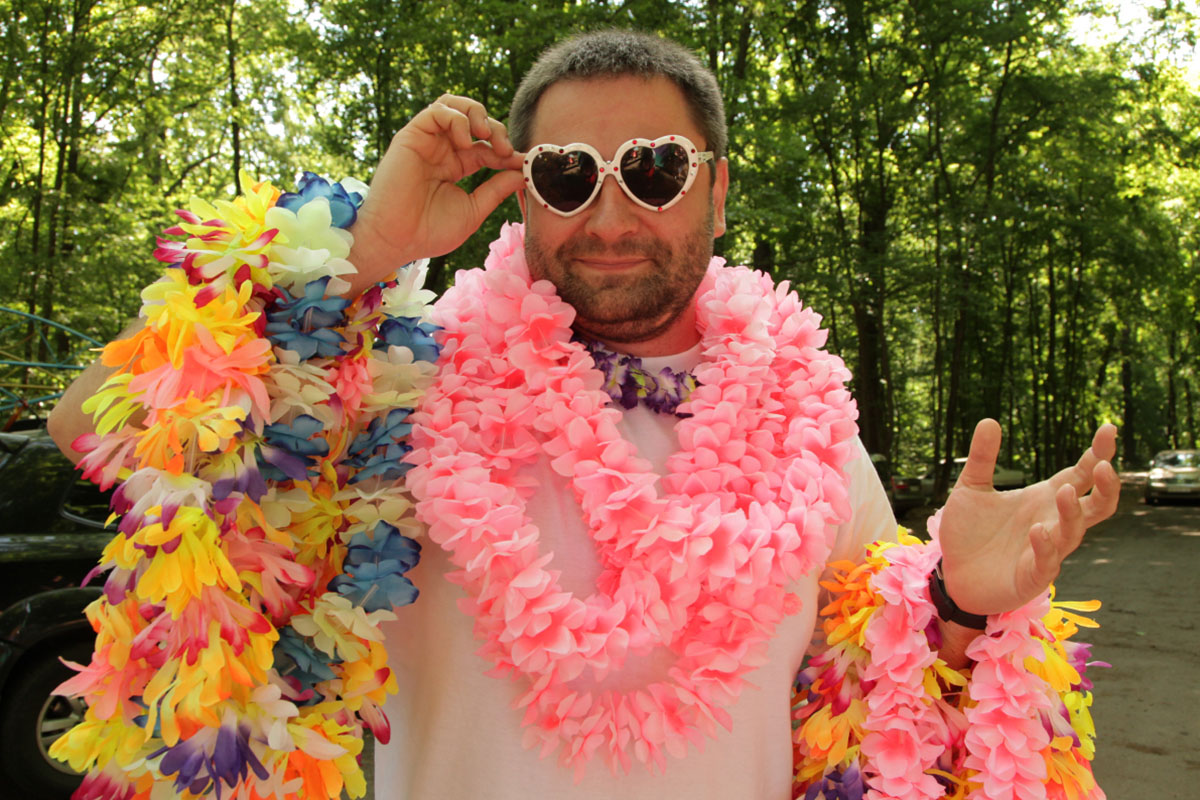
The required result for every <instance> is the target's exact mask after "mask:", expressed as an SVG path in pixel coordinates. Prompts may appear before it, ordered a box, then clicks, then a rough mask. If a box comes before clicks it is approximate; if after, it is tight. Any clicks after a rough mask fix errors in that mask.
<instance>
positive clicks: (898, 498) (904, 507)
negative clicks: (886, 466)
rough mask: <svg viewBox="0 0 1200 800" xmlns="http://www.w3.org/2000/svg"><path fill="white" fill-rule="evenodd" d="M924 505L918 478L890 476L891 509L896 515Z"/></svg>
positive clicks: (924, 501)
mask: <svg viewBox="0 0 1200 800" xmlns="http://www.w3.org/2000/svg"><path fill="white" fill-rule="evenodd" d="M925 504H926V499H925V494H924V492H923V491H922V487H921V479H920V478H914V477H911V476H910V477H900V476H895V475H893V476H892V508H893V509H895V511H896V513H897V514H902V513H903V512H905V511H908V510H909V509H913V508H917V507H918V506H923V505H925Z"/></svg>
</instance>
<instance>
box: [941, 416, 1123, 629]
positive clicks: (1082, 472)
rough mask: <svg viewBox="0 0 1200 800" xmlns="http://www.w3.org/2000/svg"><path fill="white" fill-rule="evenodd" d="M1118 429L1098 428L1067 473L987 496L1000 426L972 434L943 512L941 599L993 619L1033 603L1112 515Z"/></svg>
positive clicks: (985, 425) (1117, 486)
mask: <svg viewBox="0 0 1200 800" xmlns="http://www.w3.org/2000/svg"><path fill="white" fill-rule="evenodd" d="M1116 437H1117V429H1116V428H1115V427H1114V426H1112V425H1103V426H1101V427H1100V429H1099V430H1097V431H1096V435H1095V436H1094V437H1093V439H1092V446H1091V447H1090V448H1088V450H1087V452H1085V453H1084V454H1083V455H1082V456H1081V457H1080V459H1079V461H1078V463H1076V464H1075V466H1073V467H1069V468H1067V469H1064V470H1062V471H1061V472H1059V473H1057V474H1055V475H1054V476H1052V477H1051V478H1049V479H1048V480H1044V481H1041V482H1040V483H1036V484H1034V485H1032V486H1026V487H1025V488H1023V489H1016V490H1013V491H1007V492H998V491H996V490H995V489H994V488H992V474H993V471H994V469H995V464H996V455H997V453H999V451H1000V425H999V424H998V423H997V422H996V421H995V420H991V419H985V420H982V421H981V422H980V423H979V424H978V425H977V426H976V427H975V434H974V436H973V437H972V439H971V450H970V453H969V454H968V456H967V463H966V465H965V466H964V467H963V471H962V474H961V475H959V478H958V482H957V483H955V485H954V491H952V492H951V493H950V497H949V499H948V500H947V501H946V507H945V509H944V510H943V511H942V519H941V527H940V530H939V536H938V538H939V540H940V541H941V544H942V558H943V572H942V574H943V577H944V578H945V582H946V592H947V594H949V595H950V597H951V599H953V600H954V602H955V603H956V604H957V605H958V606H959V608H961V609H963V610H964V611H968V612H970V613H973V614H998V613H1002V612H1004V611H1011V610H1012V609H1015V608H1019V607H1020V606H1022V605H1024V604H1025V603H1027V602H1029V601H1030V600H1032V599H1033V598H1034V597H1036V596H1037V595H1038V594H1040V593H1041V592H1042V591H1044V590H1045V588H1046V587H1047V586H1048V585H1049V584H1050V582H1051V581H1052V580H1054V578H1055V576H1057V575H1058V572H1059V569H1060V568H1061V566H1062V562H1063V559H1065V558H1066V557H1067V556H1068V555H1069V554H1070V553H1071V552H1072V551H1073V550H1074V549H1075V548H1076V547H1078V546H1079V543H1080V541H1082V539H1083V534H1084V533H1085V532H1086V531H1087V529H1088V528H1089V527H1091V526H1092V525H1095V524H1096V523H1097V522H1099V521H1101V520H1103V519H1106V518H1108V517H1109V516H1111V515H1112V513H1113V512H1114V511H1115V510H1116V508H1117V499H1118V498H1119V496H1120V492H1121V481H1120V478H1118V477H1117V473H1116V471H1115V470H1114V469H1113V467H1112V464H1111V463H1109V461H1110V459H1111V458H1112V457H1113V454H1114V453H1115V452H1116Z"/></svg>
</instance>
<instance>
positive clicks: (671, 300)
mask: <svg viewBox="0 0 1200 800" xmlns="http://www.w3.org/2000/svg"><path fill="white" fill-rule="evenodd" d="M668 134H682V135H684V136H686V137H687V138H689V139H691V140H692V141H693V142H695V143H696V146H697V147H698V148H700V149H702V150H703V149H707V148H708V147H709V146H710V143H709V142H708V141H706V140H705V138H704V136H703V134H702V133H701V132H700V130H699V129H698V128H697V127H696V125H695V123H693V122H692V120H691V115H690V114H689V113H688V108H687V104H686V101H685V100H684V97H683V94H682V92H680V90H679V89H678V88H677V87H676V86H675V84H673V83H672V82H671V81H670V80H668V79H666V78H654V79H652V80H643V79H641V78H634V77H620V78H598V79H589V80H569V81H562V82H559V83H556V84H554V85H553V86H551V87H550V88H549V89H547V90H546V91H545V93H544V94H543V95H542V97H541V99H540V101H539V102H538V105H537V111H536V112H535V116H534V120H533V127H532V136H531V143H532V144H535V145H536V144H570V143H571V142H585V143H587V144H590V145H591V146H592V147H594V148H596V150H597V151H599V153H600V155H601V156H602V157H603V158H605V159H606V160H607V159H611V158H612V157H613V154H614V153H615V152H616V149H617V147H618V146H620V145H621V144H623V143H624V142H627V141H629V140H630V139H634V138H647V139H655V138H659V137H662V136H666V135H668ZM712 169H716V170H717V179H716V181H715V182H713V181H712V180H711V173H710V172H709V170H712ZM728 181H729V178H728V171H727V166H726V162H725V161H724V160H723V159H722V160H721V161H720V162H719V163H716V164H713V163H708V164H702V165H701V166H700V171H699V173H697V175H696V180H695V182H694V183H693V184H692V188H691V191H689V192H688V193H687V194H686V195H685V196H684V197H683V198H682V199H681V200H680V201H679V202H678V203H676V204H675V205H673V206H671V207H670V208H668V209H667V210H666V211H661V212H660V211H652V210H649V209H645V208H642V207H640V206H638V205H636V204H634V203H633V201H631V200H630V199H629V198H628V197H627V196H626V195H625V194H624V192H622V190H621V187H620V186H619V185H617V182H616V181H615V180H605V181H604V183H603V184H602V188H601V190H600V194H599V196H598V197H596V198H595V199H594V200H593V201H592V204H591V205H590V206H588V207H587V208H586V209H585V210H584V211H582V212H581V213H579V214H577V215H575V216H573V217H561V216H559V215H557V214H555V213H554V212H552V211H550V210H548V209H545V208H542V207H540V206H539V205H538V204H537V203H530V202H528V198H527V197H526V196H525V194H524V193H522V194H521V196H520V199H521V210H522V212H523V213H524V215H525V221H526V232H525V256H526V260H527V261H528V263H529V270H530V273H531V274H532V275H533V277H534V279H535V280H538V279H546V280H549V281H551V282H552V283H553V284H554V285H555V286H556V287H557V288H558V293H559V296H560V297H562V299H563V300H565V301H566V302H568V303H570V304H571V305H572V306H574V307H575V310H576V312H577V317H576V322H575V327H576V328H577V329H578V330H580V331H581V332H583V333H586V334H589V335H591V336H593V337H595V338H597V339H601V340H604V341H608V342H615V343H622V344H633V343H644V342H650V341H651V340H666V339H673V341H671V342H666V343H665V344H664V346H665V348H666V349H665V352H671V351H672V350H673V345H675V344H680V343H681V344H682V348H683V349H686V348H687V347H688V346H690V345H691V344H692V343H694V341H695V319H694V315H693V308H692V303H691V300H692V296H693V295H694V294H695V291H696V287H697V286H698V285H699V284H700V280H701V278H702V277H703V276H704V272H705V269H706V268H707V267H708V262H709V259H710V258H711V257H712V244H713V237H714V236H720V235H721V234H722V233H724V232H725V191H726V188H727V187H728ZM689 325H690V331H689V330H687V329H688V326H689ZM680 337H683V338H680ZM687 337H690V341H685V339H686V338H687ZM660 349H661V348H660ZM643 354H646V355H649V354H651V352H650V351H646V352H644V353H643Z"/></svg>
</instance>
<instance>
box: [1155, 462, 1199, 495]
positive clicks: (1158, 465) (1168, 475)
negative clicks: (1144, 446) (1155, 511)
mask: <svg viewBox="0 0 1200 800" xmlns="http://www.w3.org/2000/svg"><path fill="white" fill-rule="evenodd" d="M1185 497H1187V498H1197V497H1200V450H1164V451H1162V452H1161V453H1158V454H1157V455H1156V456H1154V460H1153V461H1151V462H1150V474H1149V475H1147V476H1146V502H1147V503H1157V502H1159V501H1161V500H1177V499H1182V498H1185Z"/></svg>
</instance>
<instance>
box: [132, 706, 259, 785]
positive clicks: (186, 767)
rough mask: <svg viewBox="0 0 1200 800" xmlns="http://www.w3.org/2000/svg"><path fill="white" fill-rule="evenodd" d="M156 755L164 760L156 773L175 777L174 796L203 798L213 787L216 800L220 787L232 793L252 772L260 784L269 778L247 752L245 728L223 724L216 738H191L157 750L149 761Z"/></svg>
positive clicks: (251, 752)
mask: <svg viewBox="0 0 1200 800" xmlns="http://www.w3.org/2000/svg"><path fill="white" fill-rule="evenodd" d="M159 754H163V756H162V760H161V761H159V763H158V769H159V771H160V772H161V773H162V774H163V775H175V776H176V777H175V790H176V791H177V792H182V791H183V790H184V789H187V790H188V791H190V792H191V793H192V794H196V795H202V794H206V793H207V792H209V791H210V790H211V789H213V788H214V785H215V788H216V789H217V796H218V797H219V796H220V795H221V793H222V792H221V787H220V784H222V783H223V784H225V786H228V787H229V788H230V789H233V788H234V787H236V786H237V785H238V783H239V782H240V781H242V780H243V779H244V778H246V777H247V776H249V774H250V772H251V770H253V772H254V774H255V775H257V776H258V778H259V780H264V781H265V780H267V779H268V778H270V777H271V773H270V772H268V771H267V769H266V767H264V766H263V765H262V762H260V761H259V760H258V756H256V755H254V751H253V750H252V749H251V748H250V726H249V725H245V724H243V725H237V726H235V725H233V724H231V723H229V722H226V723H225V724H222V725H221V727H220V728H218V729H217V732H216V736H215V737H212V736H201V735H193V736H192V737H190V738H188V739H183V740H181V741H180V742H179V744H177V745H175V746H174V747H163V748H160V749H159V750H156V751H155V752H154V753H152V754H151V758H153V757H154V756H157V755H159Z"/></svg>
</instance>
